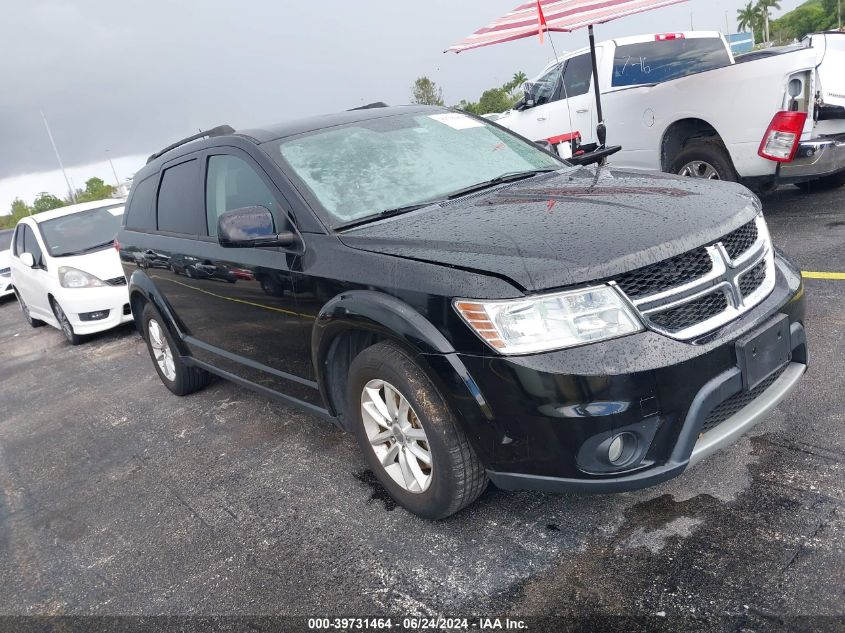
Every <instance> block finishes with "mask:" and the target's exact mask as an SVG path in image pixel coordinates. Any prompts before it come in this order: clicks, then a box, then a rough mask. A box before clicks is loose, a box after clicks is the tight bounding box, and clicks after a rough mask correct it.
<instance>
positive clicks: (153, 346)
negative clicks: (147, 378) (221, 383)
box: [142, 303, 210, 396]
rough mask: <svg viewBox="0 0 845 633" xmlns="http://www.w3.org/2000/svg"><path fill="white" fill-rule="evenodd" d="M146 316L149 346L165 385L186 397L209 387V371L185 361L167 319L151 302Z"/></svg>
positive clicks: (146, 335) (154, 363)
mask: <svg viewBox="0 0 845 633" xmlns="http://www.w3.org/2000/svg"><path fill="white" fill-rule="evenodd" d="M142 319H143V321H142V323H143V328H144V338H145V339H146V341H147V349H148V350H149V352H150V358H152V360H153V366H154V367H155V370H156V373H157V374H158V377H159V378H160V379H161V382H163V383H164V386H165V387H167V388H168V389H170V391H172V392H173V393H175V394H176V395H177V396H186V395H188V394H189V393H193V392H195V391H199V390H200V389H202V388H203V387H205V386H206V385H207V384H208V382H209V379H210V376H209V375H208V372H207V371H205V370H203V369H199V368H197V367H190V366H189V365H187V364H186V363H185V361H184V360H182V357H181V356H180V355H179V353H178V351H177V350H178V348H177V347H176V342H175V341H174V340H173V337H172V336H171V335H170V332H169V331H168V330H167V327H166V326H165V325H164V319H162V317H161V315H160V314H159V312H158V310H156V309H155V307H153V305H152V304H151V303H148V304H147V305H146V306H145V307H144V311H143V313H142Z"/></svg>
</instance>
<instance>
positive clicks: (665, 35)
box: [654, 33, 684, 42]
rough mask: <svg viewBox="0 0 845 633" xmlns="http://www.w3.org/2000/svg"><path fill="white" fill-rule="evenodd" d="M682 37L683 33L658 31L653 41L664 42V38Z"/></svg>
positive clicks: (680, 38) (678, 38) (675, 38)
mask: <svg viewBox="0 0 845 633" xmlns="http://www.w3.org/2000/svg"><path fill="white" fill-rule="evenodd" d="M682 39H684V34H683V33H658V34H657V35H655V36H654V41H655V42H665V41H666V40H682Z"/></svg>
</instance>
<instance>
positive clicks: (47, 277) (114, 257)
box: [11, 200, 132, 345]
mask: <svg viewBox="0 0 845 633" xmlns="http://www.w3.org/2000/svg"><path fill="white" fill-rule="evenodd" d="M124 202H125V201H123V200H99V201H97V202H86V203H84V204H76V205H72V206H67V207H61V208H59V209H54V210H53V211H45V212H44V213H38V214H36V215H32V216H28V217H25V218H23V219H22V220H20V221H19V222H18V225H17V227H16V228H15V235H14V239H13V240H12V249H11V269H12V286H13V288H14V292H15V295H16V296H17V298H18V302H19V303H20V307H21V311H22V312H23V314H24V317H25V318H26V320H27V322H28V323H29V324H30V325H31V326H33V327H38V326H40V325H44V323H49V324H50V325H52V326H53V327H55V328H58V329H60V330H61V331H62V333H64V335H65V337H66V338H67V340H68V341H69V342H70V343H71V344H72V345H77V344H79V343H81V342H82V341H83V340H84V339H83V337H84V336H85V335H86V334H93V333H94V332H102V331H104V330H108V329H110V328H113V327H115V326H117V325H120V324H121V323H127V322H129V321H131V320H132V312H131V310H130V307H129V292H128V289H127V287H126V278H125V277H124V275H123V268H122V267H121V265H120V257H119V256H118V253H117V251H116V250H115V249H114V247H113V246H114V238H115V235H116V234H117V231H118V229H119V228H120V223H121V219H122V217H123V205H124Z"/></svg>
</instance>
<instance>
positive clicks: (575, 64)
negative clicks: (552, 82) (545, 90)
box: [561, 55, 593, 99]
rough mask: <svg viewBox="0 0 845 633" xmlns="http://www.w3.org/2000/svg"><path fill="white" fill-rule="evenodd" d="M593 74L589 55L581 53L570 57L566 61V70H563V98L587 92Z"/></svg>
mask: <svg viewBox="0 0 845 633" xmlns="http://www.w3.org/2000/svg"><path fill="white" fill-rule="evenodd" d="M592 76H593V64H592V61H590V56H589V55H579V56H578V57H573V58H572V59H570V60H569V61H568V62H567V63H566V70H564V71H563V94H562V95H561V96H562V98H564V99H567V98H569V97H577V96H578V95H583V94H587V92H588V91H589V90H590V79H591V77H592Z"/></svg>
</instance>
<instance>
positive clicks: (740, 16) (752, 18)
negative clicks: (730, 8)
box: [736, 2, 759, 45]
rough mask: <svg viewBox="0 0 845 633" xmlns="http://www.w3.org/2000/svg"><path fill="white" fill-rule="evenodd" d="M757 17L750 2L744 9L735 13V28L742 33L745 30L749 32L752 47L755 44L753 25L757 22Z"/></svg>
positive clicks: (755, 10)
mask: <svg viewBox="0 0 845 633" xmlns="http://www.w3.org/2000/svg"><path fill="white" fill-rule="evenodd" d="M758 17H759V14H758V13H757V9H756V8H754V7H753V6H752V5H751V2H749V3H748V4H746V5H745V8H744V9H737V11H736V20H737V28H738V29H739V30H740V31H744V30H746V29H749V30H750V31H751V44H752V45H754V44H756V43H757V42H755V41H754V23H755V22H757V18H758Z"/></svg>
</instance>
